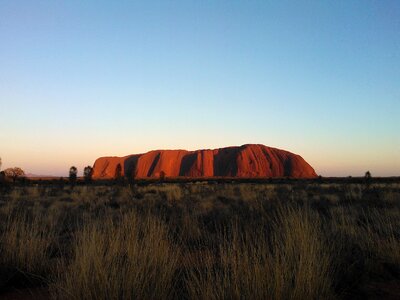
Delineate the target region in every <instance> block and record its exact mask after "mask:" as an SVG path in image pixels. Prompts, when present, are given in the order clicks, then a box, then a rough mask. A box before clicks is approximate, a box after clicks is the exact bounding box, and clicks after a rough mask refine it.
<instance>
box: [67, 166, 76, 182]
mask: <svg viewBox="0 0 400 300" xmlns="http://www.w3.org/2000/svg"><path fill="white" fill-rule="evenodd" d="M77 175H78V169H77V168H76V167H75V166H72V167H71V168H69V181H71V182H75V181H76V178H77Z"/></svg>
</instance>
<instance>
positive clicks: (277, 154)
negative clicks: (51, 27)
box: [93, 144, 317, 179]
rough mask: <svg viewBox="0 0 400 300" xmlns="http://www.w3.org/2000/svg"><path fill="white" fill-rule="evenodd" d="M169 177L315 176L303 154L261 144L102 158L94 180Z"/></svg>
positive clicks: (96, 168)
mask: <svg viewBox="0 0 400 300" xmlns="http://www.w3.org/2000/svg"><path fill="white" fill-rule="evenodd" d="M161 172H164V173H165V176H167V177H192V178H196V177H238V178H255V177H291V178H313V177H316V176H317V174H316V173H315V171H314V169H313V168H312V167H311V166H310V165H309V164H308V163H307V162H306V161H305V160H304V159H303V158H302V157H301V156H300V155H297V154H294V153H291V152H288V151H285V150H280V149H276V148H271V147H267V146H264V145H258V144H247V145H243V146H239V147H227V148H220V149H213V150H210V149H207V150H196V151H186V150H154V151H149V152H147V153H143V154H133V155H128V156H124V157H100V158H98V159H97V160H96V161H95V163H94V167H93V178H94V179H111V178H115V177H116V176H119V175H121V176H126V177H133V176H134V177H135V178H158V177H160V173H161Z"/></svg>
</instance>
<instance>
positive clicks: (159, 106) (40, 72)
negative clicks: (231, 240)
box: [0, 1, 400, 176]
mask: <svg viewBox="0 0 400 300" xmlns="http://www.w3.org/2000/svg"><path fill="white" fill-rule="evenodd" d="M399 116H400V2H399V1H160V2H152V1H144V2H133V1H0V118H1V125H0V157H2V159H3V168H5V167H9V166H20V167H22V168H24V169H25V170H26V171H27V172H32V173H38V174H55V175H65V174H67V172H68V169H69V167H70V166H71V165H73V164H74V165H77V166H78V168H79V169H82V167H83V166H84V165H88V164H93V162H94V160H95V159H96V158H97V157H98V156H103V155H126V154H131V153H138V152H145V151H148V150H151V149H174V148H183V149H189V150H193V149H197V148H214V147H223V146H230V145H241V144H245V143H262V144H265V145H269V146H273V147H277V148H283V149H286V150H289V151H292V152H295V153H298V154H300V155H302V156H303V157H304V158H305V159H306V160H307V161H308V162H309V163H310V164H311V165H312V166H313V167H314V168H315V169H316V171H317V173H319V174H322V175H325V176H347V175H362V174H363V173H364V172H365V171H366V170H370V171H371V173H372V175H380V176H389V175H400V134H399V131H400V118H399Z"/></svg>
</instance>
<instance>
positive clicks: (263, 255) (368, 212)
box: [0, 185, 400, 299]
mask: <svg viewBox="0 0 400 300" xmlns="http://www.w3.org/2000/svg"><path fill="white" fill-rule="evenodd" d="M55 188H56V187H55ZM213 188H214V189H216V188H218V186H215V187H213ZM224 188H226V187H224ZM172 189H173V193H169V194H168V195H169V196H165V195H166V194H167V193H168V186H166V185H162V186H160V188H159V189H158V188H157V187H154V188H152V189H148V188H146V190H141V191H140V190H138V189H132V188H128V187H119V186H117V187H108V190H106V191H105V190H103V189H100V190H99V187H96V188H94V189H92V190H90V189H87V190H85V191H82V190H80V191H79V190H78V191H79V194H74V193H77V191H76V190H75V191H74V189H73V188H71V189H70V190H67V191H64V192H63V193H62V194H60V193H57V191H55V190H53V191H52V189H51V188H49V190H47V191H45V192H43V191H38V190H31V189H27V190H25V191H23V192H22V191H16V190H8V191H7V192H4V193H3V194H2V195H3V196H2V197H0V200H1V202H0V205H1V206H0V291H1V292H5V291H7V290H12V289H15V288H18V289H23V288H26V287H29V288H35V287H38V286H41V287H45V288H47V289H48V290H49V293H50V297H51V298H55V299H174V298H178V299H354V298H360V299H361V298H368V297H369V298H374V297H375V298H387V299H396V298H398V297H399V296H400V293H399V292H400V291H399V290H400V201H399V200H400V199H399V198H397V197H398V194H397V192H398V189H397V187H396V188H395V189H391V190H390V191H389V192H390V193H391V194H390V195H391V196H390V197H388V196H387V195H386V196H385V197H380V196H379V197H375V196H376V195H379V193H378V194H377V193H376V191H373V193H372V194H371V191H370V190H367V191H363V192H362V193H357V195H359V197H353V198H349V197H346V198H345V199H339V200H338V199H334V200H332V201H321V200H320V199H318V200H315V197H314V196H313V195H312V193H310V192H309V193H307V195H308V196H305V197H304V198H300V197H297V196H296V195H293V193H291V192H289V191H288V192H287V195H288V200H287V201H282V200H281V199H278V198H277V197H275V198H274V197H273V196H270V197H264V198H263V197H259V196H254V195H251V194H250V191H249V190H248V189H247V187H239V189H237V187H235V189H237V190H239V191H242V192H241V194H239V196H238V197H233V196H232V197H230V195H234V194H235V193H232V191H230V190H227V191H226V193H225V195H226V197H222V196H215V197H213V196H212V195H210V194H209V195H205V194H204V193H202V188H201V187H196V189H198V191H197V194H196V193H192V194H191V195H192V196H191V197H189V196H186V197H187V198H185V191H182V190H179V189H178V188H177V187H176V186H174V187H172ZM243 191H245V193H244V192H243ZM139 193H142V195H138V194H139ZM217 193H221V191H216V194H217ZM174 195H175V196H174ZM195 195H196V196H195ZM271 195H276V193H275V192H274V193H271ZM280 195H283V192H282V191H281V192H280ZM303 195H304V193H303ZM371 195H372V196H371ZM374 197H375V198H374ZM0 296H1V294H0Z"/></svg>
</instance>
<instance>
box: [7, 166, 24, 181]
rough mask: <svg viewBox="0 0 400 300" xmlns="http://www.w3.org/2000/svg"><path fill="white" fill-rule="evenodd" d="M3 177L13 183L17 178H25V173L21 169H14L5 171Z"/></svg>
mask: <svg viewBox="0 0 400 300" xmlns="http://www.w3.org/2000/svg"><path fill="white" fill-rule="evenodd" d="M4 175H5V176H6V177H8V178H11V179H12V180H13V182H15V181H17V179H18V178H20V177H23V176H25V172H24V171H23V170H22V169H21V168H18V167H15V168H8V169H5V170H4Z"/></svg>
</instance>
